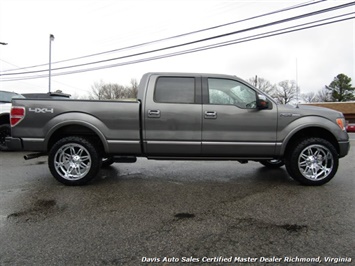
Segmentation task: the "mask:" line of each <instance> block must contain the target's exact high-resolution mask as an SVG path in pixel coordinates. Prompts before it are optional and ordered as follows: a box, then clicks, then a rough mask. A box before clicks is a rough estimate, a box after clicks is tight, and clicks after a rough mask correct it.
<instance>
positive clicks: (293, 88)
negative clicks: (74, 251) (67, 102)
mask: <svg viewBox="0 0 355 266" xmlns="http://www.w3.org/2000/svg"><path fill="white" fill-rule="evenodd" d="M247 81H248V82H249V83H250V84H251V85H253V86H254V87H256V88H258V89H260V90H261V91H263V92H265V93H266V94H268V95H270V96H271V97H273V98H274V99H275V100H276V101H277V102H278V103H280V104H288V103H298V102H305V103H311V102H347V101H354V100H355V87H352V84H351V78H350V77H348V76H347V75H345V74H339V75H337V76H336V77H335V78H334V79H333V81H331V83H330V84H329V85H326V86H325V87H324V88H322V89H320V90H319V91H317V92H308V93H301V94H300V93H299V87H298V86H297V84H296V81H294V80H284V81H281V82H279V83H277V84H271V83H270V81H268V80H266V79H264V78H261V77H258V76H255V77H253V78H249V79H247ZM137 94H138V82H137V80H136V79H131V83H130V85H129V86H122V85H120V84H116V83H105V82H103V81H100V82H95V83H94V85H93V86H92V87H91V93H90V94H89V95H88V98H89V99H91V100H114V99H136V98H137Z"/></svg>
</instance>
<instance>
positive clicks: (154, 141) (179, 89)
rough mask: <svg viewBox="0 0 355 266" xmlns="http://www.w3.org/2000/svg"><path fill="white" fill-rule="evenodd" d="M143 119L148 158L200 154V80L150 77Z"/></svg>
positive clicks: (190, 76)
mask: <svg viewBox="0 0 355 266" xmlns="http://www.w3.org/2000/svg"><path fill="white" fill-rule="evenodd" d="M143 116H144V118H143V123H144V131H143V140H144V141H143V145H144V146H145V147H144V148H145V151H146V153H147V155H148V156H160V155H161V156H173V157H175V156H177V157H179V156H188V155H191V156H198V155H200V154H201V129H202V97H201V77H198V76H193V75H166V76H164V75H163V76H162V75H157V74H153V75H152V76H150V78H149V82H148V89H147V91H146V96H145V104H144V112H143Z"/></svg>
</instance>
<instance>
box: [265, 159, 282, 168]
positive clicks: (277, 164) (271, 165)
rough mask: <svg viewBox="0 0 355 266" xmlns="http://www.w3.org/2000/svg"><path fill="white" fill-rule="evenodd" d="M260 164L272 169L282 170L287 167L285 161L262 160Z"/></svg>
mask: <svg viewBox="0 0 355 266" xmlns="http://www.w3.org/2000/svg"><path fill="white" fill-rule="evenodd" d="M259 163H261V164H262V165H264V166H265V167H267V168H270V169H276V168H280V167H282V166H284V165H285V163H284V161H283V160H280V159H273V160H261V161H259Z"/></svg>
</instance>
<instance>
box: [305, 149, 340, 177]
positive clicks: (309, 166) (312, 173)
mask: <svg viewBox="0 0 355 266" xmlns="http://www.w3.org/2000/svg"><path fill="white" fill-rule="evenodd" d="M333 167H334V157H333V154H332V152H331V151H330V150H329V149H328V148H327V147H325V146H323V145H318V144H314V145H310V146H308V147H306V148H305V149H303V150H302V151H301V153H300V155H299V157H298V168H299V171H300V173H301V174H302V175H303V176H304V177H305V178H306V179H308V180H311V181H316V180H322V179H324V178H326V177H328V175H329V174H330V173H331V172H332V170H333Z"/></svg>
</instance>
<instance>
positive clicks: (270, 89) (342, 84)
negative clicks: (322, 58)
mask: <svg viewBox="0 0 355 266" xmlns="http://www.w3.org/2000/svg"><path fill="white" fill-rule="evenodd" d="M247 81H248V82H249V83H250V84H251V85H253V86H254V87H256V88H258V89H260V90H261V91H263V92H265V93H267V94H268V95H270V96H272V97H273V98H274V99H275V100H276V101H277V102H278V103H281V104H287V103H291V102H296V103H297V102H301V101H302V102H305V103H311V102H347V101H354V100H355V87H352V85H351V78H350V77H348V76H347V75H345V74H339V75H337V76H336V77H334V79H333V81H331V83H330V84H329V85H326V86H324V88H322V89H320V90H318V91H316V92H308V93H299V87H298V86H297V84H296V82H295V81H294V80H284V81H281V82H279V83H278V84H276V85H275V84H271V83H270V82H269V81H268V80H266V79H264V78H259V77H257V76H256V77H255V78H250V79H248V80H247Z"/></svg>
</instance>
